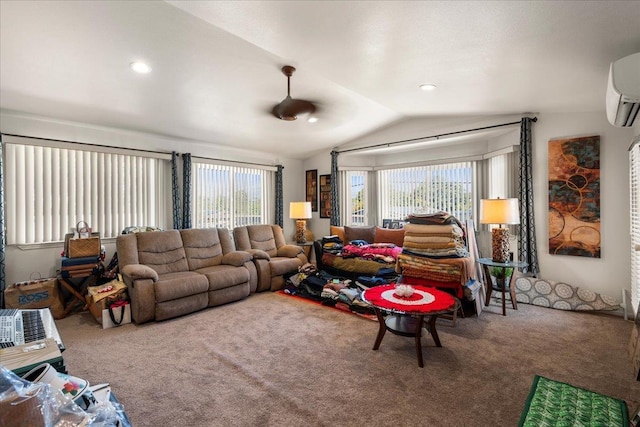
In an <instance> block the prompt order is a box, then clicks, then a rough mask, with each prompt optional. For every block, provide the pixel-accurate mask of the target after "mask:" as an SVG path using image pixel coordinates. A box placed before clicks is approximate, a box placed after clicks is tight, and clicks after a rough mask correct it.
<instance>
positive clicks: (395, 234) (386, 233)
mask: <svg viewBox="0 0 640 427" xmlns="http://www.w3.org/2000/svg"><path fill="white" fill-rule="evenodd" d="M373 243H393V244H394V245H396V246H402V245H403V244H404V230H403V229H402V228H400V229H397V230H393V229H390V228H381V227H376V235H375V237H374V239H373Z"/></svg>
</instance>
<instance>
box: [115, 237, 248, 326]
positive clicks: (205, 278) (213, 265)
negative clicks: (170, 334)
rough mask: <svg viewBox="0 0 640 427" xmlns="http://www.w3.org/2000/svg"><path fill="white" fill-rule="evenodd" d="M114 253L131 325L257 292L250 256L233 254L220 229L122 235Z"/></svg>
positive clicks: (232, 247) (168, 316)
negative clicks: (124, 288) (126, 287)
mask: <svg viewBox="0 0 640 427" xmlns="http://www.w3.org/2000/svg"><path fill="white" fill-rule="evenodd" d="M116 249H117V252H118V263H119V266H120V272H121V273H122V276H123V279H124V281H125V282H126V284H127V286H128V293H129V296H130V298H131V315H132V317H133V320H134V321H135V322H136V323H144V322H147V321H151V320H165V319H170V318H172V317H177V316H181V315H184V314H187V313H191V312H194V311H197V310H201V309H204V308H206V307H213V306H217V305H221V304H225V303H229V302H232V301H237V300H240V299H243V298H245V297H247V296H249V294H250V293H251V292H252V291H255V289H256V285H257V279H258V277H257V273H256V268H255V265H254V264H253V261H252V256H251V254H249V253H247V252H243V251H236V250H235V246H234V244H233V241H232V239H231V234H230V232H229V230H227V229H225V228H219V229H216V228H207V229H188V230H179V231H178V230H169V231H157V232H149V233H135V234H126V235H121V236H118V238H117V240H116Z"/></svg>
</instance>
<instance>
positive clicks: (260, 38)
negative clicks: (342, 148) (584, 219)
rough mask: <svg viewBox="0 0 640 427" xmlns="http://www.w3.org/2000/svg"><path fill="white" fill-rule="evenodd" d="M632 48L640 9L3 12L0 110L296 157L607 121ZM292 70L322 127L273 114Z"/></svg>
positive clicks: (143, 6)
mask: <svg viewBox="0 0 640 427" xmlns="http://www.w3.org/2000/svg"><path fill="white" fill-rule="evenodd" d="M639 51H640V2H638V1H621V2H615V1H585V2H577V1H575V2H574V1H566V2H560V1H557V2H548V1H543V2H537V1H535V2H534V1H530V2H516V1H512V2H506V1H495V2H481V1H456V2H449V1H424V2H419V1H410V2H402V1H388V2H387V1H370V2H369V1H313V2H311V1H168V2H162V1H97V0H93V1H83V2H80V1H43V2H39V1H6V0H2V1H1V2H0V108H2V109H3V110H7V111H18V112H24V113H29V114H34V115H41V116H47V117H53V118H58V119H63V120H72V121H77V122H82V123H90V124H95V125H101V126H111V127H117V128H123V129H131V130H137V131H143V132H151V133H156V134H162V135H167V136H170V137H177V138H182V139H188V140H196V141H202V142H208V143H212V144H223V145H229V146H234V147H242V148H248V149H251V150H258V151H263V152H272V153H281V154H282V155H286V156H288V157H294V158H305V157H307V156H308V155H309V154H310V153H313V152H316V151H318V150H323V149H327V148H330V147H334V146H336V145H340V144H342V143H345V142H348V141H350V140H353V139H355V138H357V137H359V136H362V135H363V134H366V133H369V132H372V131H374V130H376V129H378V128H382V127H385V126H388V125H390V124H392V123H395V122H398V121H402V120H406V119H409V118H415V117H434V116H463V115H464V116H467V115H469V116H478V115H489V114H521V113H525V112H535V113H546V112H582V111H599V110H604V95H605V89H606V79H607V74H608V67H609V64H610V62H611V61H614V60H616V59H619V58H621V57H623V56H626V55H629V54H631V53H635V52H639ZM138 59H141V60H144V61H146V62H147V63H148V64H149V65H151V67H152V68H153V71H152V72H151V73H150V74H148V75H138V74H134V73H133V72H131V70H129V68H128V65H129V63H130V62H132V61H133V60H138ZM285 64H289V65H293V66H295V67H296V68H297V71H296V73H295V74H294V75H293V78H292V81H291V92H292V93H291V94H292V96H293V97H294V98H303V99H309V100H313V101H317V102H318V103H319V104H320V105H321V106H322V110H321V115H320V121H319V122H317V123H314V124H311V123H307V122H306V121H305V120H300V119H299V120H297V121H295V122H285V121H281V120H278V119H276V118H275V117H273V116H271V115H270V113H269V111H270V109H271V108H272V106H273V105H275V104H277V103H278V102H280V101H281V100H282V99H283V98H284V97H285V95H286V78H285V76H284V75H283V74H281V72H280V68H281V67H282V66H283V65H285ZM421 83H434V84H436V85H437V86H438V89H437V90H436V91H434V92H423V91H421V90H419V89H418V85H419V84H421Z"/></svg>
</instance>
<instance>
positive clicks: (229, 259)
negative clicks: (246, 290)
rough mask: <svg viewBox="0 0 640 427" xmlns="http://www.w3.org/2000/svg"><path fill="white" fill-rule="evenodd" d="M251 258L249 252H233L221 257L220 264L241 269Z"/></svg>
mask: <svg viewBox="0 0 640 427" xmlns="http://www.w3.org/2000/svg"><path fill="white" fill-rule="evenodd" d="M252 259H253V257H252V256H251V254H250V253H249V252H245V251H234V252H229V253H228V254H225V255H224V256H223V257H222V263H223V264H225V265H233V266H234V267H242V266H243V265H244V263H245V262H248V261H251V260H252Z"/></svg>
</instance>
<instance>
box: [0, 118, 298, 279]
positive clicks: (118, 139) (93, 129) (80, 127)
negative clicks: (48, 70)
mask: <svg viewBox="0 0 640 427" xmlns="http://www.w3.org/2000/svg"><path fill="white" fill-rule="evenodd" d="M0 130H2V132H3V133H7V134H17V135H22V136H32V137H40V138H50V139H59V140H65V141H73V142H84V143H91V144H98V145H110V146H115V147H123V148H134V149H141V150H152V151H160V152H169V153H170V152H171V151H177V152H180V153H191V155H192V156H201V157H210V158H218V159H225V160H237V161H246V162H254V163H261V164H272V165H276V164H282V165H283V166H284V171H283V187H284V217H285V218H284V223H283V225H284V233H285V236H287V237H290V236H293V234H294V224H293V222H292V221H290V220H289V219H288V216H289V202H290V201H296V200H300V197H301V196H300V195H302V196H304V180H303V177H304V170H303V168H302V161H300V160H296V159H289V158H285V157H283V156H280V155H278V154H272V153H261V152H255V151H247V150H241V149H236V148H233V147H227V146H221V145H216V144H211V143H205V142H201V141H185V140H180V139H177V138H170V137H166V136H161V135H154V134H151V133H141V132H132V131H128V130H123V129H116V128H106V127H98V126H93V125H89V124H83V123H73V122H65V121H59V120H54V119H48V118H42V117H35V116H28V115H22V114H16V113H13V112H8V111H0ZM5 185H6V186H10V185H11V183H10V182H5ZM170 226H171V224H168V225H166V226H165V228H169V227H170ZM98 231H99V230H98ZM103 243H104V244H105V247H106V250H107V261H108V260H110V259H111V257H112V256H113V253H114V252H115V243H114V242H113V239H107V240H104V241H103ZM62 249H63V247H62V244H61V243H60V244H48V245H41V246H40V247H35V248H32V249H21V248H18V247H16V246H9V247H7V252H6V265H5V273H6V283H7V284H9V283H14V282H18V281H23V280H28V279H29V276H30V275H31V274H32V273H38V274H40V275H41V276H42V277H50V276H53V275H55V274H56V270H58V269H59V268H60V253H61V252H62Z"/></svg>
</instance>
